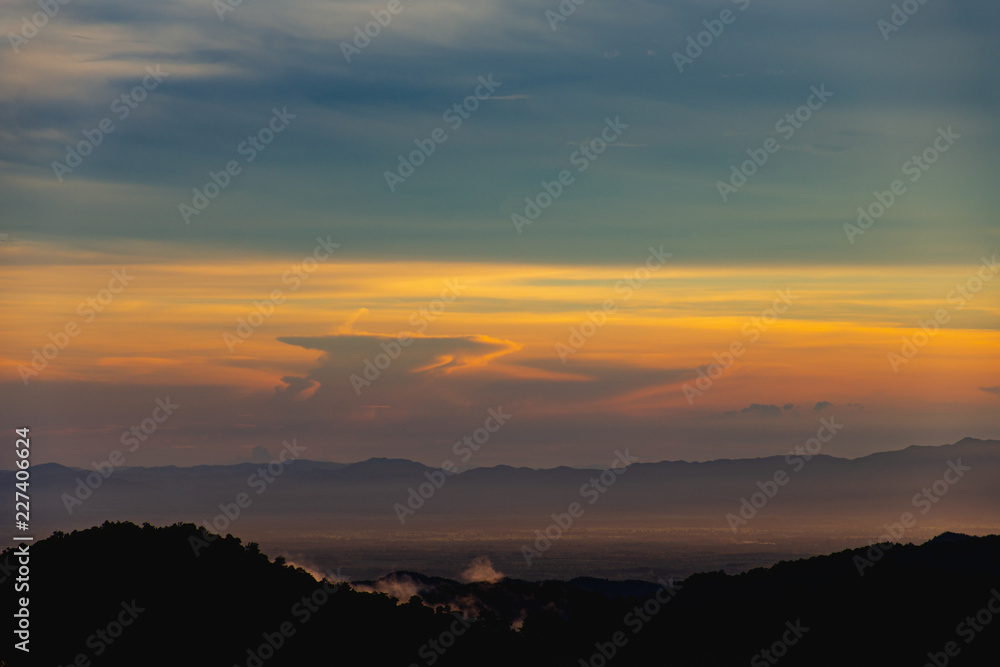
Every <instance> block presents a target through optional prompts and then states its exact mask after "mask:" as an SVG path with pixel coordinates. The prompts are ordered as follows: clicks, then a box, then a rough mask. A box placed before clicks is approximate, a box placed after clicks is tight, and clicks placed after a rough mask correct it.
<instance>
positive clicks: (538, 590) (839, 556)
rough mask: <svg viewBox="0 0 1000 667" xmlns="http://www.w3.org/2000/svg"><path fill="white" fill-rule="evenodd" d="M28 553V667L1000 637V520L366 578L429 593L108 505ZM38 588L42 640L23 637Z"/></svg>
mask: <svg viewBox="0 0 1000 667" xmlns="http://www.w3.org/2000/svg"><path fill="white" fill-rule="evenodd" d="M196 552H197V553H196ZM29 553H30V556H29V565H30V575H29V579H28V583H29V586H30V589H29V590H28V591H27V592H23V591H22V592H15V590H14V587H15V585H17V583H18V582H17V579H18V578H19V575H18V573H17V563H16V560H17V559H16V558H14V557H13V550H7V551H5V552H4V553H3V555H2V556H0V577H2V582H0V587H2V588H3V600H4V607H5V608H4V611H3V616H4V618H5V619H7V620H6V621H4V623H5V624H6V625H7V627H5V629H4V634H5V636H6V637H7V639H6V640H5V641H4V643H3V645H2V647H0V658H2V659H4V660H6V661H7V664H8V665H14V666H16V665H45V666H47V667H48V666H54V665H59V666H62V665H80V666H82V667H87V666H88V665H95V666H97V665H101V666H113V665H130V666H134V665H206V666H221V667H229V666H231V665H243V666H247V667H262V666H264V665H266V666H268V667H277V666H284V665H288V666H303V665H310V666H313V665H328V664H329V665H339V664H359V663H360V664H370V665H401V666H408V665H420V666H423V665H442V666H444V665H487V666H488V665H514V664H516V665H539V666H542V665H544V666H559V665H566V666H567V667H568V666H570V665H572V666H579V665H581V664H582V665H592V666H593V667H601V666H603V665H605V664H612V665H623V666H624V665H652V664H656V665H746V664H750V665H771V664H781V665H810V666H814V667H815V666H819V665H904V664H906V665H925V664H931V665H936V666H937V667H941V666H942V665H945V664H958V665H994V664H997V657H998V656H1000V536H996V535H994V536H987V537H972V538H961V537H960V536H955V535H949V536H945V537H944V538H942V539H936V540H933V541H931V542H928V543H925V544H923V545H920V546H914V545H889V544H884V545H876V546H874V547H871V548H868V549H857V550H851V551H843V552H840V553H836V554H832V555H829V556H820V557H816V558H810V559H808V560H801V561H794V562H782V563H779V564H778V565H775V566H774V567H771V568H768V569H758V570H752V571H750V572H747V573H745V574H741V575H735V576H727V575H724V574H722V573H707V574H699V575H694V576H692V577H689V578H687V579H686V580H684V581H682V582H658V583H653V582H649V583H641V582H624V583H620V584H616V583H614V582H605V581H600V580H593V579H581V580H575V581H572V582H555V581H548V582H526V581H519V580H511V579H502V580H499V581H497V582H495V583H486V582H479V583H471V584H462V583H459V582H454V581H450V580H447V579H439V578H429V577H421V575H417V574H408V573H397V574H396V575H392V577H389V578H383V580H380V581H376V582H365V583H364V584H360V583H359V584H355V585H357V586H358V588H359V589H360V588H364V589H371V588H378V587H379V586H380V585H389V584H391V585H394V586H397V588H398V589H399V590H407V589H408V590H410V591H415V592H416V593H418V595H413V596H412V597H410V598H409V599H408V600H402V601H401V602H400V603H397V600H396V599H394V598H392V597H389V596H388V595H385V594H381V593H368V592H360V591H359V590H354V589H353V588H352V587H351V586H349V585H346V584H341V585H338V584H332V583H330V582H329V581H325V582H322V583H317V582H316V580H315V579H313V577H312V576H310V575H309V574H307V573H306V572H304V571H303V570H301V569H297V568H293V567H290V566H288V565H286V564H284V562H283V561H282V559H280V558H279V559H277V562H272V561H270V560H269V559H268V558H267V556H265V555H264V554H263V553H261V552H260V551H259V549H258V548H257V546H256V545H255V544H253V543H250V544H242V543H241V542H240V540H238V539H237V538H233V537H226V538H215V537H213V536H210V535H208V534H207V533H204V532H202V531H201V530H200V529H198V528H196V527H195V526H194V525H192V524H177V525H173V526H169V527H163V528H158V527H154V526H151V525H149V524H146V525H144V526H142V527H139V526H136V525H134V524H130V523H105V524H104V525H103V526H101V527H98V528H91V529H88V530H84V531H76V532H73V533H71V534H62V533H60V534H56V535H54V536H52V537H50V538H48V539H46V540H44V541H42V542H39V543H37V544H35V545H34V546H32V547H31V548H30V552H29ZM344 574H349V573H347V572H345V573H344ZM21 578H22V579H23V577H21ZM21 583H22V584H23V583H24V582H23V581H22V582H21ZM402 584H405V586H401V585H402ZM23 596H28V597H29V598H30V603H29V606H28V608H29V610H30V617H29V618H30V631H31V640H30V645H29V646H30V649H31V652H30V654H27V655H26V654H23V653H21V652H20V651H17V650H14V649H13V647H12V645H13V643H14V641H15V640H12V639H11V637H12V635H11V630H12V629H13V627H12V624H11V619H12V618H13V614H14V613H15V611H16V604H17V598H19V597H23ZM430 605H434V607H433V608H432V607H431V606H430ZM454 610H461V612H455V611H454Z"/></svg>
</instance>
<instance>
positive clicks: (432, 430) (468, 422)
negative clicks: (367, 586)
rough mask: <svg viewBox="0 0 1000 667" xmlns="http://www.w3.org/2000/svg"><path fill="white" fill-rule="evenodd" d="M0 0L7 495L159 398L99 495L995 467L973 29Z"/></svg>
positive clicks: (987, 56)
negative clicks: (370, 468) (283, 463)
mask: <svg viewBox="0 0 1000 667" xmlns="http://www.w3.org/2000/svg"><path fill="white" fill-rule="evenodd" d="M564 4H571V3H568V2H567V3H564ZM3 5H4V12H3V14H4V19H3V22H2V24H0V27H2V29H3V30H2V32H3V34H4V35H6V36H7V37H5V42H6V43H5V44H4V45H3V46H2V48H0V90H2V93H3V94H2V95H0V113H2V123H0V197H2V201H3V207H2V209H0V211H2V213H0V234H3V235H5V236H3V237H0V260H2V263H3V269H2V277H0V279H2V292H0V300H2V305H3V308H4V312H5V313H6V314H7V316H6V317H4V319H3V321H2V323H0V329H2V335H3V340H4V345H3V347H2V350H0V368H2V378H3V379H2V382H0V400H2V402H3V405H4V409H3V411H2V420H0V421H2V423H3V427H4V428H6V429H8V432H9V429H12V428H14V427H15V426H23V425H28V426H30V427H31V428H32V434H33V438H34V443H35V450H34V459H33V462H34V463H36V464H37V463H43V462H46V461H55V462H59V463H63V464H66V465H74V466H81V467H84V466H90V465H91V463H92V462H93V461H99V460H104V459H106V458H107V457H108V455H109V453H110V452H111V451H113V450H115V449H124V447H123V444H122V442H121V437H122V433H123V432H125V431H127V430H129V429H131V428H133V427H134V426H140V427H141V424H142V423H143V421H144V420H146V422H147V424H152V423H154V422H150V421H149V419H150V418H151V416H152V415H153V414H154V410H155V409H156V408H157V400H158V399H159V400H161V401H166V400H167V399H169V401H170V402H171V404H173V405H177V406H179V407H177V408H175V409H173V414H171V415H169V416H168V417H167V418H166V419H164V420H163V421H162V422H159V423H156V430H155V432H152V433H148V434H146V435H147V436H148V437H146V439H145V440H144V441H143V442H142V444H141V446H139V447H138V448H136V449H135V451H131V452H127V454H126V458H127V465H171V464H172V465H195V464H201V463H232V462H237V461H248V460H267V459H269V458H271V457H273V456H275V455H276V454H277V453H278V452H279V451H280V450H281V448H282V444H281V443H282V441H283V440H285V439H290V438H293V437H294V438H296V439H297V441H298V442H299V443H300V444H301V445H304V446H305V447H306V450H305V452H304V454H303V456H304V457H305V458H311V459H317V460H332V461H343V462H352V461H359V460H363V459H367V458H369V457H373V456H386V457H400V458H409V459H413V460H418V461H421V462H423V463H425V464H428V465H438V464H440V463H441V462H442V461H443V460H445V459H448V458H449V457H451V458H453V457H452V456H451V448H452V444H453V443H454V442H456V441H458V440H461V439H462V438H463V436H466V435H469V434H472V433H473V432H474V431H475V430H476V429H477V428H479V427H481V426H483V424H484V420H486V419H487V417H488V412H487V411H488V410H490V409H494V410H495V409H499V408H502V410H503V411H504V412H505V413H508V414H509V415H510V418H509V421H508V423H505V424H504V425H503V426H502V427H501V428H500V429H499V430H498V431H497V432H496V433H494V434H491V435H490V438H489V441H488V442H487V443H485V444H483V445H482V447H481V450H480V451H479V452H478V453H477V454H476V456H475V457H474V458H473V459H471V460H470V461H469V462H468V463H467V465H469V466H478V465H496V464H510V465H524V466H532V467H551V466H557V465H607V464H609V463H610V462H611V460H612V459H613V458H614V451H615V450H616V449H619V448H623V447H629V448H630V449H631V452H632V454H634V455H636V456H638V457H639V458H640V460H642V461H659V460H664V459H686V460H709V459H714V458H722V457H754V456H765V455H771V454H784V453H785V452H787V451H788V450H789V449H791V448H792V447H795V446H797V445H800V444H802V443H803V442H804V441H805V440H806V439H808V438H810V437H811V436H813V435H814V434H815V433H816V431H817V428H818V427H819V426H820V420H821V419H835V420H836V421H837V422H838V423H842V424H844V428H843V429H842V430H841V431H840V432H839V433H838V434H837V436H836V437H835V438H834V439H833V440H832V441H831V442H830V443H828V444H827V445H826V446H825V447H824V450H823V453H826V454H831V455H835V456H845V457H854V456H860V455H864V454H867V453H871V452H874V451H880V450H886V449H898V448H901V447H905V446H909V445H913V444H921V445H938V444H944V443H946V442H954V441H957V440H959V439H961V438H962V437H965V436H972V437H980V438H997V437H1000V420H998V418H997V415H998V414H1000V345H998V343H1000V331H998V325H1000V264H998V261H1000V254H998V253H1000V225H998V222H997V217H996V212H997V210H998V208H997V204H998V188H997V187H996V176H997V168H996V164H997V155H998V154H1000V136H998V133H997V125H996V117H997V115H998V99H997V95H998V91H997V86H996V77H995V63H996V62H998V61H1000V46H998V42H997V39H996V36H995V25H996V21H997V19H1000V8H998V7H995V6H993V5H982V4H980V3H976V4H975V6H974V9H973V8H970V7H968V6H962V5H959V4H956V3H947V2H933V1H931V2H927V3H925V4H922V5H919V9H918V10H917V11H916V12H915V13H913V14H912V15H909V16H908V17H907V20H906V22H905V23H903V24H902V25H900V26H899V29H898V30H888V29H886V28H885V25H892V23H891V18H890V15H891V14H892V11H893V10H892V3H890V2H875V3H872V2H861V1H860V0H849V1H846V2H837V3H833V2H827V3H805V4H803V3H801V2H794V1H793V0H772V1H769V2H763V1H762V0H738V1H734V2H728V1H726V2H695V1H693V0H691V1H671V2H627V3H624V4H622V3H608V2H599V1H598V0H588V2H585V3H583V4H582V5H580V6H577V7H576V9H575V11H574V12H573V13H572V14H570V15H568V16H565V17H562V16H561V15H560V17H561V18H565V19H566V20H565V21H559V20H557V19H552V16H553V15H558V6H559V5H558V3H557V2H556V1H555V0H503V1H500V2H484V1H480V0H472V1H466V2H457V1H449V0H445V1H440V0H416V1H414V2H410V1H409V0H401V2H400V4H398V5H397V4H395V3H394V2H386V1H380V0H372V1H370V2H315V1H312V0H295V1H293V2H283V3H280V4H279V3H277V2H273V1H264V0H244V1H243V2H242V3H241V4H239V5H238V6H237V5H235V4H234V5H232V6H229V5H224V4H223V1H222V0H218V2H216V4H215V5H213V3H212V2H211V1H210V0H198V1H197V2H194V1H184V2H177V1H173V2H165V3H152V4H150V3H134V2H124V1H123V0H113V1H112V2H96V1H90V0H71V2H69V3H68V4H66V5H59V9H58V12H56V13H55V14H54V15H53V16H51V17H47V20H46V23H45V25H44V26H42V27H41V28H40V29H38V30H37V34H34V33H32V32H31V30H25V28H24V25H25V24H24V23H23V22H22V17H29V19H27V20H28V21H29V22H30V17H31V16H32V14H34V13H36V12H38V11H39V6H38V5H37V4H35V3H31V2H24V1H21V0H18V1H17V2H8V1H4V3H3ZM220 6H222V7H227V8H228V10H223V9H219V8H220ZM387 6H391V7H393V8H396V9H397V10H398V11H397V12H395V13H389V10H388V9H387ZM547 11H550V12H555V13H556V14H550V15H549V16H548V17H547V15H546V12H547ZM372 12H375V14H376V15H377V16H382V17H385V16H390V17H391V20H388V21H387V22H386V24H385V25H384V26H378V32H377V33H376V31H375V29H374V28H370V32H371V33H375V36H374V37H371V38H368V41H367V42H366V41H364V40H361V39H358V40H357V41H356V35H357V34H363V30H364V28H365V24H366V23H370V22H373V21H374V20H375V19H373V14H372ZM380 12H382V13H381V14H380ZM723 12H729V13H727V14H723ZM720 17H722V18H723V19H726V18H728V19H732V20H731V21H729V22H727V23H722V22H721V21H719V22H717V23H715V22H716V21H718V20H719V19H720ZM879 21H883V24H882V26H881V27H880V24H879ZM886 21H890V23H885V22H886ZM705 22H707V24H708V25H706V23H705ZM372 25H375V24H372ZM552 26H555V29H553V27H552ZM719 26H722V28H723V29H722V32H721V33H720V34H718V35H717V36H714V37H712V39H711V42H709V43H708V46H704V47H703V48H701V52H700V53H698V54H697V55H696V56H694V57H689V56H690V54H692V53H697V50H691V49H689V46H690V43H689V42H688V41H687V40H688V37H692V39H693V40H695V41H694V43H697V41H696V40H697V38H698V34H699V33H703V34H708V33H706V32H705V31H706V30H709V29H710V28H713V27H714V28H715V29H716V31H718V28H719ZM355 27H358V28H359V30H358V31H357V32H356V31H355ZM29 33H30V34H32V35H33V36H31V37H30V38H28V37H24V35H26V34H29ZM11 34H13V35H15V36H17V37H15V38H11V37H10V35H11ZM709 36H711V35H709ZM703 42H708V40H707V39H703ZM343 44H347V45H349V47H346V48H345V47H344V46H343ZM359 44H364V46H360V47H359V46H358V45H359ZM685 50H688V51H687V52H688V54H689V56H687V59H688V60H689V61H690V62H686V61H685V60H684V58H679V57H678V56H675V55H674V54H675V52H679V53H681V54H684V53H685ZM345 53H346V55H345ZM348 59H349V60H350V62H348ZM678 63H680V66H679V65H678ZM679 70H682V71H679ZM487 84H489V85H487ZM815 91H826V93H827V96H826V99H825V100H820V98H819V97H817V95H816V92H815ZM123 95H124V96H125V98H124V99H123V97H122V96H123ZM476 95H479V96H480V98H478V99H477V98H475V97H474V96H476ZM470 96H473V97H472V98H470ZM140 98H141V99H140ZM455 105H458V107H459V109H458V110H456V109H455V108H454V107H455ZM463 105H464V106H463ZM810 105H811V108H810ZM803 109H804V111H803ZM796 113H798V114H799V115H798V118H797V119H796V116H795V114H796ZM787 114H791V119H788V118H786V115H787ZM803 118H806V120H804V121H803ZM104 119H110V120H108V121H105V120H104ZM101 128H104V129H101ZM109 128H110V129H109ZM93 144H96V145H93ZM80 145H82V149H78V146H80ZM67 146H69V147H71V148H72V150H70V149H68V148H67ZM420 146H424V147H427V146H431V147H433V152H431V151H430V150H429V149H425V150H424V153H420V150H421V149H420V148H419V147H420ZM768 146H770V147H771V148H767V147H768ZM414 151H417V153H416V158H414V159H412V160H411V159H410V157H409V156H410V155H411V154H413V153H414ZM70 152H72V153H73V154H72V155H69V156H68V155H67V154H68V153H70ZM428 152H430V155H426V154H425V153H428ZM83 153H87V155H85V156H84V155H83ZM76 154H79V155H80V156H81V157H80V158H79V159H77V158H76V157H75V155H76ZM400 156H402V158H401V157H400ZM754 156H757V158H758V162H757V163H752V162H750V163H747V161H748V160H751V159H753V157H754ZM761 156H763V157H761ZM251 158H252V159H251ZM764 158H766V161H765V159H764ZM915 158H916V159H915ZM401 159H403V160H404V161H406V162H408V163H409V162H413V163H420V164H419V165H417V166H416V167H415V168H414V169H413V170H412V173H410V170H409V166H408V165H407V166H404V167H403V168H402V169H400V160H401ZM761 162H763V164H761ZM54 163H58V164H55V165H54ZM744 163H747V164H749V166H748V167H745V169H744V174H746V173H748V172H749V173H750V175H749V176H743V178H745V183H743V184H740V183H739V178H740V177H738V176H737V177H733V171H734V169H735V170H736V171H737V172H739V169H740V167H741V165H744ZM73 165H75V166H73ZM227 170H228V171H227ZM386 172H390V173H393V174H395V175H394V176H392V175H390V176H388V177H387V176H386ZM212 174H214V182H213V176H212ZM560 174H562V176H560ZM731 177H732V179H733V180H731ZM560 179H561V180H560ZM894 181H898V182H897V183H896V185H895V189H894V186H893V182H894ZM720 182H722V183H725V184H727V185H728V186H729V187H726V186H720V184H719V183H720ZM207 184H209V186H208V187H207V188H206V185H207ZM220 185H221V186H222V187H219V186H220ZM195 190H197V191H198V193H196V192H195ZM206 190H207V192H206ZM208 195H211V198H209V196H208ZM202 197H204V199H202ZM526 198H528V199H529V200H533V201H535V202H537V203H538V204H539V205H540V206H539V209H538V210H537V211H534V212H533V209H532V208H531V206H529V205H528V204H526V201H525V200H526ZM890 200H891V202H892V203H887V202H889V201H890ZM880 201H881V203H879V202H880ZM873 204H874V205H873ZM859 207H862V208H863V209H865V210H867V211H869V212H871V213H872V219H871V220H870V222H867V223H865V225H864V226H866V229H861V228H860V227H857V226H855V227H851V226H850V225H858V218H859V213H858V208H859ZM883 207H884V211H883ZM879 211H883V212H882V213H881V214H879ZM535 213H538V215H537V216H536V215H535ZM512 216H514V217H513V219H512ZM518 216H520V217H518ZM528 218H535V219H533V220H531V221H528ZM519 220H520V222H518V221H519ZM529 223H530V224H529ZM845 225H849V226H848V227H847V228H845ZM772 309H773V310H772ZM778 310H780V311H781V312H778ZM588 313H590V315H589V316H588ZM595 321H596V322H597V323H596V324H591V323H592V322H595ZM921 324H923V326H924V327H925V328H926V330H927V331H929V332H931V333H932V334H933V335H927V334H923V333H921V331H922V330H921ZM574 331H575V332H578V333H574ZM400 334H406V335H404V336H403V338H402V339H400ZM588 334H589V335H588ZM407 335H408V336H409V337H407ZM60 341H62V343H63V344H62V345H61V344H60ZM403 343H405V344H403ZM397 345H398V348H397V347H395V346H397ZM46 346H48V348H46ZM908 346H909V347H908ZM397 350H398V354H396V351H397ZM731 350H739V352H738V354H736V355H733V357H734V363H733V364H732V365H731V366H728V367H726V368H724V369H723V368H721V366H716V367H713V364H725V363H726V362H725V360H726V359H727V355H730V354H731ZM390 352H391V353H392V354H394V355H395V357H396V358H394V359H391V361H390V362H389V363H387V364H383V365H385V368H384V369H376V370H378V374H377V376H376V374H375V372H374V371H373V370H372V368H374V364H375V363H376V362H377V361H379V357H378V355H380V354H386V355H389V354H390ZM46 357H47V358H46ZM388 359H389V356H386V357H382V358H381V361H382V362H384V361H386V360H388ZM366 360H367V361H370V362H371V363H372V366H370V367H369V370H368V376H367V379H366V376H365V372H366ZM709 373H711V374H712V375H715V377H714V379H710V380H706V379H705V377H706V375H707V374H709ZM352 377H353V379H352ZM361 380H365V381H364V382H362V381H361ZM157 414H160V415H162V412H160V413H157Z"/></svg>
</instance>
